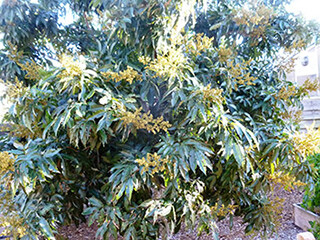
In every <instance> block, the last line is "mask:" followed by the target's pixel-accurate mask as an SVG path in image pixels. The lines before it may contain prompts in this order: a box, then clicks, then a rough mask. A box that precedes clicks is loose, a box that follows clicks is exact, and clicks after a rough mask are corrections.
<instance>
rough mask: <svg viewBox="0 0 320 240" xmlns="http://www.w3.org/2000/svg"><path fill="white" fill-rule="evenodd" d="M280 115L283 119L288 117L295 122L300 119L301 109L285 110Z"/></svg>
mask: <svg viewBox="0 0 320 240" xmlns="http://www.w3.org/2000/svg"><path fill="white" fill-rule="evenodd" d="M281 117H282V118H283V119H290V120H293V121H294V122H296V123H299V122H301V120H302V111H301V110H286V111H285V112H283V113H281Z"/></svg>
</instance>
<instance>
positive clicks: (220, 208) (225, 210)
mask: <svg viewBox="0 0 320 240" xmlns="http://www.w3.org/2000/svg"><path fill="white" fill-rule="evenodd" d="M237 207H238V206H237V205H232V204H229V205H227V206H225V205H224V204H221V205H219V204H218V203H216V204H215V205H214V206H212V207H211V211H212V214H216V215H217V216H218V217H225V216H227V215H228V214H232V215H233V214H234V211H235V210H236V209H237Z"/></svg>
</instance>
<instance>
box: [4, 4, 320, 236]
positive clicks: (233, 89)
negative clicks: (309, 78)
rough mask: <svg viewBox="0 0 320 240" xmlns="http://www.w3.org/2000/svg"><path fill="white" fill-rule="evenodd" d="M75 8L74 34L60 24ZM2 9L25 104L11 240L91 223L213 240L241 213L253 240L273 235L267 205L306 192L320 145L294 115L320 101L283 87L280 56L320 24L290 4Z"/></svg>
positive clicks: (16, 96) (107, 232) (8, 176)
mask: <svg viewBox="0 0 320 240" xmlns="http://www.w3.org/2000/svg"><path fill="white" fill-rule="evenodd" d="M67 5H68V6H70V8H71V9H72V11H73V14H74V19H75V21H74V23H72V24H70V25H63V24H59V22H58V19H59V18H58V15H63V11H62V10H63V8H64V7H65V6H67ZM25 9H27V10H25ZM1 11H2V12H3V15H2V16H3V17H2V19H1V22H2V31H4V33H5V34H4V38H3V42H4V45H5V46H6V49H5V50H4V51H3V52H2V58H1V62H2V66H6V68H5V71H4V72H3V76H4V77H5V81H6V83H7V85H8V95H10V97H11V100H12V103H13V105H12V107H11V109H10V111H9V113H8V114H7V116H6V120H7V121H9V122H11V123H12V124H11V125H12V127H11V129H8V134H7V135H6V136H5V137H4V138H3V139H2V141H1V146H2V153H1V154H2V155H0V156H1V158H0V159H1V161H2V162H3V163H4V164H2V165H1V169H0V170H1V171H0V173H1V176H2V185H1V186H2V195H1V198H2V200H3V201H5V202H6V203H8V204H7V205H6V206H5V207H3V208H2V210H1V212H4V213H6V214H5V216H7V219H9V220H10V221H11V222H10V224H11V225H12V226H13V228H14V229H16V230H18V231H13V233H14V236H16V237H21V236H25V238H27V237H29V238H31V239H32V238H34V239H35V238H37V237H36V236H37V235H39V234H40V235H43V236H45V237H46V238H47V239H55V233H56V229H57V226H58V225H60V224H65V223H68V222H75V223H79V222H81V221H85V220H86V219H85V217H84V215H86V216H88V217H89V219H88V222H89V224H91V223H93V222H94V221H96V222H98V223H99V226H100V228H99V230H98V231H97V235H98V236H101V237H103V238H105V239H109V236H111V235H112V236H114V237H117V236H118V235H122V236H125V238H126V239H156V238H157V237H158V236H159V234H163V235H164V236H166V235H168V234H171V233H172V232H177V231H179V229H180V227H181V225H182V224H184V225H185V226H186V227H194V226H195V225H196V226H197V227H198V229H199V231H210V232H211V234H212V235H213V236H214V237H215V239H217V238H218V234H217V229H216V224H215V222H216V221H218V220H219V219H221V218H223V217H226V216H230V217H231V218H232V216H233V215H234V214H235V215H238V216H242V217H243V219H244V222H246V223H247V224H248V225H247V228H246V231H247V232H249V233H250V232H254V231H261V232H264V233H265V234H266V233H267V230H272V231H274V230H275V229H276V226H275V223H276V216H275V214H274V213H275V212H276V209H275V208H277V203H276V202H274V200H273V199H271V198H270V194H268V192H270V190H271V189H272V187H273V186H274V184H275V183H281V184H283V185H286V186H289V187H292V186H293V185H294V184H300V182H299V181H298V182H297V181H296V180H298V179H300V180H308V173H309V172H310V169H311V167H310V166H309V165H308V163H307V162H306V161H305V158H306V155H308V153H309V152H313V151H314V150H316V148H312V149H309V150H308V151H309V152H307V151H306V147H307V146H306V139H305V138H304V136H301V135H297V134H296V131H297V129H298V124H297V123H296V121H295V120H296V119H295V118H293V117H292V114H297V110H299V109H301V108H302V105H301V99H302V98H303V97H304V96H306V95H307V94H308V92H309V91H312V90H314V89H316V88H318V84H317V83H314V82H307V84H306V85H305V86H302V87H298V86H295V85H294V83H291V82H288V81H286V80H285V67H288V65H289V62H288V61H287V60H286V59H285V58H284V57H281V56H290V55H291V54H293V53H294V52H296V51H299V50H301V49H303V48H305V47H306V46H307V44H308V43H309V42H311V40H312V38H313V37H314V36H315V32H316V30H317V28H316V26H314V25H311V24H309V25H308V24H306V23H305V22H303V21H302V20H301V19H298V18H296V17H294V16H293V15H292V14H289V13H287V12H286V10H285V8H284V3H283V1H278V2H277V1H252V2H247V1H240V0H239V1H229V0H224V1H212V2H209V3H203V4H201V3H197V2H196V1H191V0H190V1H189V0H183V1H181V0H179V1H178V0H171V1H170V0H169V1H161V0H151V1H142V0H135V1H123V0H118V1H108V0H105V1H99V0H95V1H76V0H74V1H71V0H70V1H39V3H36V4H31V3H29V2H28V1H22V0H21V1H10V2H9V1H5V2H4V4H3V5H2V8H1ZM32 13H34V14H32ZM40 13H41V14H40ZM48 16H55V17H52V18H48ZM64 16H66V15H64ZM46 19H47V20H46ZM16 22H17V23H19V24H15V23H16ZM49 22H50V24H49ZM9 23H14V24H9ZM25 23H29V25H27V26H28V27H26V28H24V29H25V32H24V31H20V29H21V28H22V26H25ZM19 26H20V28H19ZM17 29H18V30H17ZM12 33H16V34H15V35H14V34H12ZM280 51H283V54H282V55H280V54H279V52H280ZM53 60H55V61H56V62H57V63H55V64H52V62H54V61H53ZM14 81H16V82H15V84H14ZM289 107H294V108H293V110H292V108H289ZM293 111H294V112H293ZM313 136H314V135H310V136H309V138H308V139H307V140H308V141H309V142H310V141H313V140H314V139H313ZM293 176H297V179H296V178H295V177H293ZM303 177H304V178H305V179H303ZM10 196H12V197H11V198H10ZM8 216H10V218H9V217H8ZM17 225H20V228H15V226H17Z"/></svg>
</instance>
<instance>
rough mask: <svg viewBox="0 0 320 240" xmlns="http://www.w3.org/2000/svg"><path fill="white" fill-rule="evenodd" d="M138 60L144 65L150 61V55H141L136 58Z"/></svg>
mask: <svg viewBox="0 0 320 240" xmlns="http://www.w3.org/2000/svg"><path fill="white" fill-rule="evenodd" d="M138 60H139V62H141V63H142V64H144V65H148V64H149V63H150V62H151V58H150V57H145V56H141V57H139V58H138Z"/></svg>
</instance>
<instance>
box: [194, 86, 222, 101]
mask: <svg viewBox="0 0 320 240" xmlns="http://www.w3.org/2000/svg"><path fill="white" fill-rule="evenodd" d="M197 92H198V93H199V94H201V93H202V94H203V99H204V100H206V101H209V102H211V103H212V102H215V103H218V104H222V103H223V101H224V100H225V98H224V97H223V96H222V93H223V89H218V88H211V84H208V85H207V86H206V87H204V88H203V89H202V90H198V91H197Z"/></svg>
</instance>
